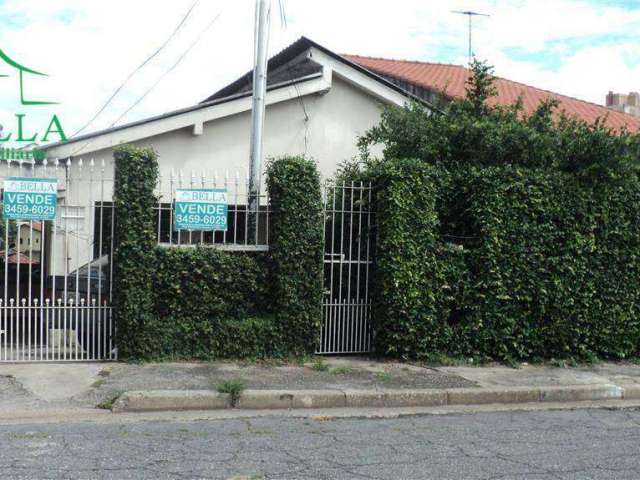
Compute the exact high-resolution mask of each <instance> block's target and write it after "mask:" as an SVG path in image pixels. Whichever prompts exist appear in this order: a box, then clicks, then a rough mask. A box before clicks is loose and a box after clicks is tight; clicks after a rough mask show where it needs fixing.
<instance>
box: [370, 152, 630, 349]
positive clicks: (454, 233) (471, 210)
mask: <svg viewBox="0 0 640 480" xmlns="http://www.w3.org/2000/svg"><path fill="white" fill-rule="evenodd" d="M376 175H377V177H378V185H379V191H378V194H377V200H378V208H379V249H378V259H377V269H376V272H377V279H378V280H377V287H378V288H377V302H378V308H376V309H375V319H374V320H375V326H376V345H377V347H378V351H379V352H380V353H384V354H391V355H394V356H404V357H411V358H427V359H428V358H434V357H438V356H440V355H464V356H473V357H480V358H497V359H504V360H521V359H536V358H537V359H542V358H552V357H556V358H558V357H560V358H568V357H573V358H593V357H595V356H600V357H606V358H629V357H631V356H637V355H638V354H639V353H640V253H639V252H640V183H639V182H638V180H637V177H634V176H631V177H629V178H626V179H625V180H624V181H621V182H614V183H591V182H585V181H584V180H583V179H580V178H578V177H576V176H574V175H571V174H569V173H564V172H559V171H543V170H540V169H527V168H523V167H512V166H504V167H471V168H467V169H462V170H456V171H455V172H454V173H451V172H449V171H448V170H446V169H444V168H442V167H439V166H434V165H429V164H427V163H424V162H421V161H408V160H398V161H387V162H384V163H383V165H382V166H381V167H378V169H377V171H376Z"/></svg>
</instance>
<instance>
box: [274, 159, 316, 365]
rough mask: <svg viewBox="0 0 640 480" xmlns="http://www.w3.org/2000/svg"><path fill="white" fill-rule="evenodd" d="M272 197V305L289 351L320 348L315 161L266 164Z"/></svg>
mask: <svg viewBox="0 0 640 480" xmlns="http://www.w3.org/2000/svg"><path fill="white" fill-rule="evenodd" d="M267 185H268V188H269V195H270V196H271V234H270V235H271V236H270V253H271V261H272V272H271V278H272V281H273V291H272V296H271V305H272V308H273V310H274V311H275V312H277V316H278V325H279V328H280V329H281V335H282V338H283V341H284V342H286V344H287V345H288V347H289V351H290V352H292V353H295V354H308V353H313V352H314V351H315V347H316V345H317V342H318V339H319V337H320V322H321V320H322V291H323V287H322V269H323V253H324V245H323V239H322V235H323V230H324V218H323V213H322V195H321V191H320V174H319V173H318V169H317V168H316V165H315V163H314V162H313V161H312V160H309V159H305V158H302V157H288V158H281V159H278V160H275V161H273V162H271V163H270V164H269V165H268V167H267Z"/></svg>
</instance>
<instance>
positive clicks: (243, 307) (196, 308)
mask: <svg viewBox="0 0 640 480" xmlns="http://www.w3.org/2000/svg"><path fill="white" fill-rule="evenodd" d="M154 253H155V259H154V263H153V265H154V268H155V274H154V277H153V282H152V284H151V287H152V292H153V299H154V302H153V312H154V315H155V316H157V318H158V321H159V326H160V327H161V328H160V330H158V331H157V332H156V336H157V337H159V339H160V340H159V343H160V348H159V350H158V351H157V352H156V354H157V356H158V357H160V358H198V359H214V358H224V357H232V358H245V357H249V358H260V357H265V356H276V355H279V354H281V353H282V348H281V346H280V345H281V344H282V342H281V341H280V339H279V336H278V335H277V334H276V327H275V320H274V318H273V317H272V316H271V315H270V314H269V311H268V308H267V305H266V301H265V297H266V295H267V291H268V290H267V285H268V283H267V281H266V278H265V277H266V275H267V258H266V257H265V256H264V255H255V254H247V253H241V252H237V253H230V252H223V251H219V250H215V249H211V248H206V247H198V248H189V249H185V248H162V247H156V248H155V250H154Z"/></svg>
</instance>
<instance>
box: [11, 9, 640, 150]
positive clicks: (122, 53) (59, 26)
mask: <svg viewBox="0 0 640 480" xmlns="http://www.w3.org/2000/svg"><path fill="white" fill-rule="evenodd" d="M194 1H195V0H171V1H160V0H109V1H105V0H55V1H52V0H0V50H2V51H3V52H4V53H5V54H6V55H8V56H9V57H11V58H12V59H13V60H14V61H16V62H18V63H20V64H21V65H23V66H25V67H27V68H30V69H33V70H36V71H39V72H42V73H46V74H47V76H46V77H45V76H35V75H25V78H24V93H25V97H26V98H27V99H28V100H37V101H51V102H56V104H55V105H43V106H24V105H21V104H20V101H19V93H18V92H19V83H18V82H19V79H18V76H17V71H16V70H15V69H13V68H11V67H9V66H8V65H7V64H5V63H3V62H1V61H0V75H8V76H7V77H0V125H2V126H3V131H4V132H5V134H6V133H7V132H14V135H16V134H17V133H16V132H17V128H18V126H17V119H16V117H15V115H16V113H24V114H25V116H24V117H23V118H22V122H23V129H24V134H25V136H26V135H31V134H33V133H37V134H38V135H39V137H38V138H37V139H36V141H41V137H42V135H43V134H44V131H45V130H46V128H47V126H48V124H49V122H50V120H51V117H52V115H53V114H55V115H57V116H58V118H59V120H60V122H61V124H62V125H63V128H64V130H65V133H66V134H67V136H69V137H70V136H72V135H73V134H74V133H75V132H76V131H78V130H79V129H80V128H81V127H83V126H85V125H86V124H87V122H88V121H89V120H90V119H92V117H93V116H94V115H95V114H96V113H97V112H98V110H99V109H100V108H101V106H102V105H103V104H104V102H105V101H106V100H107V99H108V98H109V97H110V96H111V95H112V94H113V93H114V91H115V90H116V89H117V88H118V86H120V85H121V84H122V82H123V81H124V80H125V79H126V78H127V76H128V75H130V74H131V72H132V71H134V70H136V68H137V67H138V66H139V65H140V64H141V63H143V61H144V60H145V59H146V58H148V57H149V56H150V55H151V54H152V53H153V52H155V51H157V50H158V49H159V47H160V46H161V45H163V44H164V43H165V42H166V41H167V39H168V38H169V37H171V39H170V41H169V42H168V43H167V45H166V46H165V47H164V48H162V49H161V51H160V52H159V53H158V54H157V55H155V56H154V57H153V58H152V59H151V60H150V61H149V62H148V63H146V64H145V65H144V67H142V68H141V69H140V70H138V71H137V72H136V74H135V75H134V76H133V77H132V78H131V80H130V81H129V82H127V84H126V85H125V86H124V87H123V88H122V89H121V90H120V92H119V93H118V94H117V95H116V97H115V98H114V99H113V101H112V102H111V103H110V104H109V105H108V106H107V108H106V109H105V111H104V112H103V113H102V114H101V115H100V116H99V117H98V118H97V119H96V120H95V121H93V122H91V123H90V124H89V125H88V126H87V127H86V128H85V130H84V131H83V133H87V132H90V131H94V130H98V129H101V128H106V127H109V126H111V125H113V124H117V125H120V124H123V123H126V122H130V121H134V120H138V119H141V118H145V117H148V116H151V115H157V114H161V113H165V112H168V111H171V110H175V109H178V108H182V107H186V106H189V105H193V104H195V103H198V102H200V101H202V100H203V99H204V98H206V97H207V96H209V95H211V94H212V93H214V92H215V91H217V90H218V89H220V88H221V87H224V86H225V85H226V84H228V83H230V82H231V81H233V80H235V79H236V78H238V77H239V76H240V75H242V74H244V73H246V72H247V71H248V70H249V69H250V68H251V64H252V56H253V22H254V5H255V2H254V0H199V1H197V2H196V4H195V7H194V8H193V9H192V11H191V13H190V14H189V15H188V16H187V18H186V20H185V21H184V23H183V24H182V26H181V27H180V28H179V29H178V30H177V32H175V34H174V35H172V32H174V31H175V30H176V27H177V26H178V24H179V23H180V21H181V19H182V18H183V17H184V16H185V14H186V13H187V11H188V10H189V9H190V8H191V7H192V6H193V4H194ZM273 2H274V3H273V15H272V23H271V36H270V45H269V51H270V55H273V54H275V53H277V52H278V51H280V50H281V49H283V48H284V47H286V46H287V45H289V44H290V43H292V42H294V41H295V40H296V39H297V38H299V37H300V36H301V35H305V36H307V37H309V38H311V39H312V40H314V41H316V42H318V43H320V44H322V45H324V46H326V47H327V48H329V49H331V50H333V51H335V52H337V53H352V54H360V55H370V56H378V57H388V58H398V59H409V60H420V61H427V62H441V63H453V64H465V63H466V62H467V42H468V37H467V35H468V29H467V19H466V17H463V16H461V15H457V14H454V13H452V11H453V10H474V11H477V12H482V13H485V14H488V15H490V16H489V17H477V18H476V19H475V20H474V28H473V50H474V53H475V55H476V56H477V57H478V58H480V59H483V60H486V61H488V62H489V63H490V64H491V65H493V66H494V67H495V73H496V75H499V76H501V77H505V78H509V79H511V80H516V81H520V82H523V83H526V84H529V85H534V86H536V87H539V88H544V89H547V90H551V91H555V92H558V93H562V94H565V95H570V96H573V97H577V98H580V99H584V100H588V101H591V102H595V103H600V104H602V103H603V102H604V98H605V95H606V93H607V92H608V91H609V90H614V91H616V92H628V91H631V90H640V0H394V1H389V0H323V1H311V0H282V4H283V7H284V12H285V17H286V22H283V21H282V19H281V16H280V12H279V5H278V0H273ZM185 52H188V53H186V55H185ZM181 57H182V60H180V61H179V62H178V60H179V59H180V58H181ZM176 62H178V63H177V65H176ZM174 65H175V67H174ZM172 67H173V68H172ZM156 84H157V85H156ZM153 85H156V86H155V88H153V89H152V90H151V91H150V92H149V93H147V94H146V96H144V98H143V99H142V100H141V101H140V98H141V97H142V96H143V95H145V93H146V92H147V90H149V88H150V87H151V86H153ZM135 103H137V105H136V106H135V107H134V108H132V109H131V111H130V112H129V113H127V114H126V115H124V116H123V113H124V112H126V111H127V110H128V109H129V108H130V107H131V106H132V105H133V104H135Z"/></svg>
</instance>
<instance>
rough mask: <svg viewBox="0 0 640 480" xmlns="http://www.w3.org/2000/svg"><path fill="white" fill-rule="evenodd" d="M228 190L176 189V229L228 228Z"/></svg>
mask: <svg viewBox="0 0 640 480" xmlns="http://www.w3.org/2000/svg"><path fill="white" fill-rule="evenodd" d="M227 209H228V205H227V190H226V189H223V188H209V189H204V188H203V189H199V190H187V189H182V188H178V189H176V207H175V222H174V227H175V229H176V230H226V229H227Z"/></svg>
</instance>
